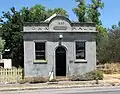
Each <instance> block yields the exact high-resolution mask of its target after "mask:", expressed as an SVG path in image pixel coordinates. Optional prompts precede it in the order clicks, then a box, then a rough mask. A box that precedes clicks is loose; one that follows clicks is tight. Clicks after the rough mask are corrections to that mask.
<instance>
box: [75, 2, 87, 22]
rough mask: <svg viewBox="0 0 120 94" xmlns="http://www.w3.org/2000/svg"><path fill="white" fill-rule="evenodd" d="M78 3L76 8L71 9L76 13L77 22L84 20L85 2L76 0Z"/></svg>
mask: <svg viewBox="0 0 120 94" xmlns="http://www.w3.org/2000/svg"><path fill="white" fill-rule="evenodd" d="M76 2H77V3H78V5H77V8H74V9H73V12H74V13H75V14H76V16H77V18H78V20H79V22H86V9H87V7H86V3H85V0H76Z"/></svg>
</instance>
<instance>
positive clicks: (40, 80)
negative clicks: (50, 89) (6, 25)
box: [25, 77, 48, 84]
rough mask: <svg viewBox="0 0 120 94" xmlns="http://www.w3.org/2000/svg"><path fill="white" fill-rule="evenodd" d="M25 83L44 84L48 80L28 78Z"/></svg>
mask: <svg viewBox="0 0 120 94" xmlns="http://www.w3.org/2000/svg"><path fill="white" fill-rule="evenodd" d="M25 81H26V82H28V83H31V84H34V83H45V82H47V81H48V79H46V78H44V77H30V78H26V79H25Z"/></svg>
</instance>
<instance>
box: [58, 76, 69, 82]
mask: <svg viewBox="0 0 120 94" xmlns="http://www.w3.org/2000/svg"><path fill="white" fill-rule="evenodd" d="M56 80H57V81H69V78H68V77H66V76H56Z"/></svg>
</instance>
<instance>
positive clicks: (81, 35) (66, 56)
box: [24, 15, 97, 77]
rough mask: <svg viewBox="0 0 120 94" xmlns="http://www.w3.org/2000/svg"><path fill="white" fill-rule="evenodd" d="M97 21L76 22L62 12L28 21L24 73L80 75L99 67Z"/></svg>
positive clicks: (37, 75)
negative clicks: (44, 18)
mask: <svg viewBox="0 0 120 94" xmlns="http://www.w3.org/2000/svg"><path fill="white" fill-rule="evenodd" d="M96 34H97V31H96V27H95V24H94V23H80V22H72V21H70V20H69V19H68V18H66V17H64V16H60V15H56V16H53V17H50V18H49V19H48V20H46V21H44V22H39V23H38V22H27V23H25V24H24V75H25V77H49V74H50V73H51V72H53V74H54V76H55V77H56V76H66V77H67V76H72V75H79V74H83V73H86V72H89V71H91V70H94V69H95V67H96Z"/></svg>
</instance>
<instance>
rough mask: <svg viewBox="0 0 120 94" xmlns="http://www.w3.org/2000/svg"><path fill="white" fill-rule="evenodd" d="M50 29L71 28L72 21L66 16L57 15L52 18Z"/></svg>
mask: <svg viewBox="0 0 120 94" xmlns="http://www.w3.org/2000/svg"><path fill="white" fill-rule="evenodd" d="M49 30H71V22H70V20H69V19H67V18H65V17H59V16H56V17H54V18H53V19H51V21H50V23H49Z"/></svg>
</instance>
